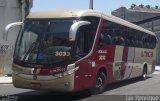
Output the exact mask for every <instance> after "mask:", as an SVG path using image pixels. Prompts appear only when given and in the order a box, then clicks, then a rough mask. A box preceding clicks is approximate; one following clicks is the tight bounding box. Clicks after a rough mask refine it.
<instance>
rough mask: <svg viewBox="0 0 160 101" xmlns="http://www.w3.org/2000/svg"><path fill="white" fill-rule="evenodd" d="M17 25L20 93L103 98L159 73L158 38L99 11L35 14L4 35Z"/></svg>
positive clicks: (16, 72)
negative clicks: (120, 84) (113, 87)
mask: <svg viewBox="0 0 160 101" xmlns="http://www.w3.org/2000/svg"><path fill="white" fill-rule="evenodd" d="M17 25H22V28H21V31H20V32H19V35H18V38H17V42H16V45H15V53H14V57H13V67H12V70H13V75H12V76H13V85H14V86H15V87H17V88H27V89H37V90H39V89H44V90H53V91H81V90H85V89H91V88H93V89H94V91H95V92H96V93H101V92H103V90H104V89H105V87H106V85H107V84H109V83H113V82H117V81H122V80H126V79H131V78H135V77H142V78H143V79H145V78H146V75H147V74H151V73H153V72H154V71H155V62H156V44H157V38H156V36H155V34H154V33H152V32H150V31H148V30H145V29H144V28H141V27H139V26H137V25H135V24H132V23H130V22H127V21H125V20H122V19H120V18H117V17H114V16H109V15H105V14H103V13H100V12H98V11H94V10H56V11H46V12H35V13H31V14H30V15H29V16H28V17H27V18H26V20H25V21H24V22H23V23H22V22H17V23H12V24H9V25H8V26H7V27H6V29H5V33H6V34H7V33H8V30H9V29H10V28H11V27H13V26H17Z"/></svg>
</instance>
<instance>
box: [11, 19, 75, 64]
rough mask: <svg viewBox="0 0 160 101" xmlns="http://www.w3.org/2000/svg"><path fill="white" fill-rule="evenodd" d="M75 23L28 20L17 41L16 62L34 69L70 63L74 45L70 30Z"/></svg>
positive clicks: (70, 20)
mask: <svg viewBox="0 0 160 101" xmlns="http://www.w3.org/2000/svg"><path fill="white" fill-rule="evenodd" d="M73 21H74V20H73V19H67V20H62V19H61V20H31V19H28V20H26V21H25V22H24V27H23V29H22V31H21V32H20V34H19V36H18V39H17V43H16V47H15V54H14V62H16V63H18V64H19V65H20V64H21V65H25V66H32V67H34V66H35V65H41V66H43V67H44V66H52V65H53V64H54V65H55V64H56V63H57V64H61V63H65V62H70V61H71V51H72V46H73V45H72V43H71V42H70V41H69V30H70V27H71V25H72V24H73Z"/></svg>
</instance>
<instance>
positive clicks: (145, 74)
mask: <svg viewBox="0 0 160 101" xmlns="http://www.w3.org/2000/svg"><path fill="white" fill-rule="evenodd" d="M146 78H147V67H144V68H143V74H142V76H141V79H142V80H145V79H146Z"/></svg>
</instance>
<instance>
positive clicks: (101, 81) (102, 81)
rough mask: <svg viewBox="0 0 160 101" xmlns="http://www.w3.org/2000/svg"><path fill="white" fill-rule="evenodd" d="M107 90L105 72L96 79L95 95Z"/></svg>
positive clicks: (100, 73)
mask: <svg viewBox="0 0 160 101" xmlns="http://www.w3.org/2000/svg"><path fill="white" fill-rule="evenodd" d="M105 88H106V75H105V73H104V72H102V71H100V72H99V73H98V74H97V77H96V85H95V88H94V89H93V93H94V94H100V93H102V92H103V91H104V90H105Z"/></svg>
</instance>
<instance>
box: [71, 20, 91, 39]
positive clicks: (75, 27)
mask: <svg viewBox="0 0 160 101" xmlns="http://www.w3.org/2000/svg"><path fill="white" fill-rule="evenodd" d="M89 24H91V22H89V21H78V22H75V23H74V24H73V25H72V26H71V28H70V31H69V41H75V39H76V34H77V31H78V29H79V28H80V27H81V26H84V25H89Z"/></svg>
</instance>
